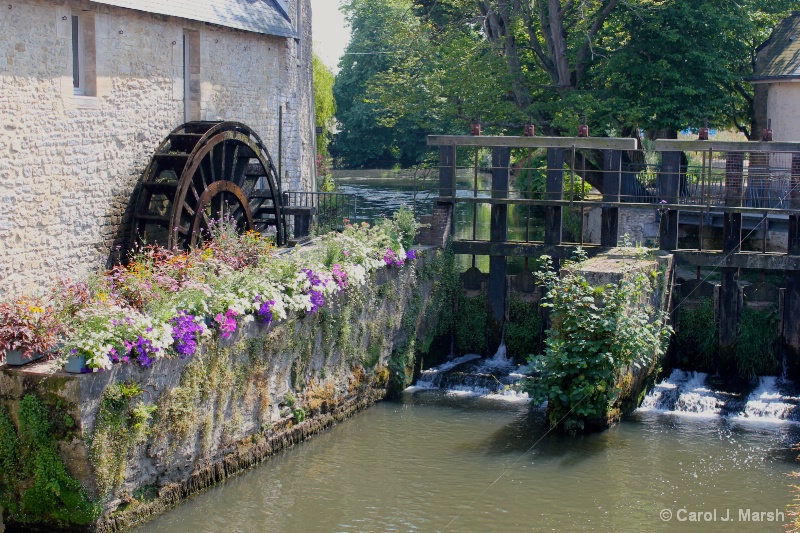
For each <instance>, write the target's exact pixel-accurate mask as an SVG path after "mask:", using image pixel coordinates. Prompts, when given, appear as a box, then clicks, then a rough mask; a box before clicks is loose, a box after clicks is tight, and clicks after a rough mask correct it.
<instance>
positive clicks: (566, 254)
mask: <svg viewBox="0 0 800 533" xmlns="http://www.w3.org/2000/svg"><path fill="white" fill-rule="evenodd" d="M578 248H580V246H578V245H577V244H574V245H573V244H560V245H553V244H542V243H535V242H490V241H468V240H458V241H453V253H457V254H466V255H473V254H474V255H489V256H492V255H494V256H505V257H538V256H540V255H549V256H550V257H552V258H553V259H569V258H570V257H572V256H573V255H575V252H576V251H577V250H578ZM583 249H584V250H585V251H586V253H587V255H589V256H590V257H592V256H594V255H597V254H598V253H600V252H601V251H603V250H608V248H604V247H602V246H598V245H586V246H584V247H583Z"/></svg>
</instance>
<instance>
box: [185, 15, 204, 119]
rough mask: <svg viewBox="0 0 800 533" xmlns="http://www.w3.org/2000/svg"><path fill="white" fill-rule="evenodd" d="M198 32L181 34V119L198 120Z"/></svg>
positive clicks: (199, 111) (188, 31) (199, 112)
mask: <svg viewBox="0 0 800 533" xmlns="http://www.w3.org/2000/svg"><path fill="white" fill-rule="evenodd" d="M200 114H201V109H200V32H197V31H192V30H184V32H183V119H184V122H189V121H192V120H200Z"/></svg>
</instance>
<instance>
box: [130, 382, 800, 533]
mask: <svg viewBox="0 0 800 533" xmlns="http://www.w3.org/2000/svg"><path fill="white" fill-rule="evenodd" d="M798 438H800V426H798V425H797V424H794V423H775V422H758V421H745V420H734V419H728V418H720V417H701V418H698V417H688V416H676V415H673V414H665V413H660V412H637V413H636V414H634V415H633V416H632V417H630V418H629V419H627V420H625V421H624V422H622V423H621V424H620V425H618V426H616V427H614V428H612V429H611V430H609V431H606V432H604V433H599V434H593V435H588V436H583V437H577V438H575V437H565V436H561V435H557V434H546V425H545V423H544V412H543V411H542V410H541V409H530V406H529V404H528V403H525V402H520V401H518V400H517V401H508V400H504V399H499V398H498V397H491V396H489V397H487V396H483V397H481V396H475V395H466V394H463V393H445V392H441V391H433V390H423V391H418V392H414V393H406V394H405V395H404V397H403V398H402V400H400V401H396V402H383V403H380V404H378V405H376V406H375V407H372V408H370V409H369V410H367V411H365V412H362V413H360V414H358V415H356V416H355V417H354V418H352V419H350V420H348V421H346V422H344V423H342V424H340V425H338V426H336V427H334V428H333V429H331V430H330V431H327V432H325V433H323V434H321V435H319V436H317V437H314V438H313V439H311V440H310V441H307V442H305V443H303V444H301V445H298V446H296V447H295V448H293V449H291V450H288V451H286V452H284V453H282V454H280V455H279V456H277V457H275V458H273V459H272V460H270V461H268V462H266V463H264V464H262V465H261V466H259V467H257V468H256V469H254V470H252V471H250V472H247V473H245V474H243V475H241V476H239V477H237V478H235V479H233V480H230V481H228V482H227V483H224V484H222V485H220V486H218V487H215V488H213V489H212V490H209V491H207V492H205V493H203V494H201V495H199V496H197V497H195V498H193V499H192V500H190V501H189V502H188V503H186V504H184V505H182V506H180V507H179V508H177V509H175V510H174V511H171V512H169V513H167V514H165V515H163V516H161V517H159V518H157V519H155V520H154V521H152V522H150V523H149V524H147V525H145V526H144V527H141V528H140V529H137V530H136V531H137V533H151V532H164V533H166V532H170V533H172V532H175V533H177V532H187V533H201V532H222V531H225V532H251V531H252V532H256V531H276V532H312V531H319V532H356V531H358V532H362V531H370V532H385V531H397V532H417V531H419V532H428V531H430V532H436V531H442V532H443V531H453V532H476V533H477V532H487V531H503V532H510V531H630V532H634V531H643V532H644V531H776V532H777V531H781V530H782V527H781V526H782V523H781V522H772V523H770V522H745V521H740V518H742V517H741V516H740V509H741V510H742V512H744V513H746V512H747V510H750V511H751V513H750V515H749V516H750V517H751V518H752V516H753V514H752V512H753V511H759V512H768V511H772V512H775V510H776V509H777V510H778V511H784V510H785V506H786V504H788V503H789V502H790V500H791V498H792V494H791V492H790V489H789V486H788V485H789V484H790V482H791V480H790V479H789V478H788V477H787V474H788V473H790V472H791V471H792V470H793V469H795V468H797V463H796V462H795V456H796V452H793V451H791V449H790V446H791V443H793V442H797V441H798ZM692 512H700V513H710V514H709V515H707V518H709V519H714V514H713V513H716V520H717V521H711V522H702V523H698V522H689V521H688V519H689V518H691V517H692V516H694V517H697V516H698V515H690V514H689V513H692ZM662 513H663V515H662ZM669 514H671V515H672V516H671V519H669V520H666V521H665V520H663V519H662V518H669V516H668V515H669ZM728 516H729V517H730V518H731V520H732V521H730V522H725V521H723V519H725V518H726V517H728ZM764 517H765V518H768V516H766V515H765V516H764ZM778 518H780V517H778ZM682 519H685V521H684V520H682Z"/></svg>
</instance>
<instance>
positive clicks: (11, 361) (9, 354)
mask: <svg viewBox="0 0 800 533" xmlns="http://www.w3.org/2000/svg"><path fill="white" fill-rule="evenodd" d="M42 357H44V354H40V353H35V354H33V355H31V356H30V357H24V356H23V355H22V350H8V351H6V364H7V365H8V366H22V365H27V364H28V363H32V362H34V361H38V360H39V359H41V358H42Z"/></svg>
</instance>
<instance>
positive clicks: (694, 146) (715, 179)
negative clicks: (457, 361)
mask: <svg viewBox="0 0 800 533" xmlns="http://www.w3.org/2000/svg"><path fill="white" fill-rule="evenodd" d="M428 144H429V145H430V146H436V147H438V149H439V196H438V198H437V199H436V203H435V206H434V221H435V224H434V226H435V227H436V228H437V229H439V230H442V231H449V233H450V235H451V237H453V245H452V246H453V251H454V252H455V253H457V254H467V255H472V256H473V257H474V256H489V258H490V259H489V273H488V280H487V282H486V287H487V298H488V301H489V310H490V311H491V317H492V319H493V321H494V326H493V327H492V328H491V329H492V338H491V342H490V345H489V346H488V347H487V352H488V353H492V351H493V350H494V349H496V347H497V346H499V344H500V330H501V324H502V323H503V321H504V317H505V314H506V312H507V309H508V294H509V282H508V276H507V272H506V261H507V258H508V257H525V258H526V266H527V259H528V258H531V259H535V258H538V257H540V256H541V255H549V256H551V257H552V258H553V259H554V260H555V261H556V262H558V261H560V260H563V259H565V258H569V257H571V256H572V255H573V254H574V253H575V251H576V250H577V249H578V248H579V247H580V248H582V249H583V250H585V252H586V253H587V254H588V255H589V256H590V257H591V256H596V255H598V254H602V253H604V252H608V251H609V250H610V249H611V248H613V247H615V246H617V245H619V244H620V242H621V239H622V238H623V236H624V235H626V234H628V235H631V236H632V237H634V238H637V239H642V242H641V243H642V244H645V243H644V240H647V239H648V235H647V234H646V233H647V232H646V231H644V232H643V228H647V227H655V228H657V233H656V234H655V235H654V236H653V237H654V238H655V239H656V240H657V241H658V244H657V246H658V248H659V249H660V250H662V251H664V252H668V253H669V254H671V255H673V256H674V259H675V264H676V266H678V267H681V268H683V269H696V271H697V280H698V281H700V280H701V279H702V276H703V271H704V270H705V272H708V273H710V272H714V271H716V270H720V271H721V277H722V280H721V284H720V287H719V289H718V293H717V294H718V297H717V298H716V302H717V303H716V316H717V319H718V323H719V335H718V353H719V354H721V356H723V357H724V356H725V354H726V353H729V352H730V351H731V350H732V349H733V345H734V343H735V341H736V338H737V330H738V328H739V326H740V319H741V315H742V305H743V304H742V298H741V294H742V287H741V286H740V283H739V275H740V270H741V269H752V270H756V271H762V272H771V273H777V274H781V275H785V277H786V282H785V284H786V288H785V290H783V289H782V290H781V294H782V296H781V298H780V305H779V314H780V316H781V317H783V318H782V319H781V321H780V324H781V325H780V331H779V335H780V338H781V342H782V344H783V346H784V347H785V352H786V355H787V366H788V372H789V374H790V376H793V377H796V376H797V375H798V373H800V322H798V321H797V320H789V319H788V317H795V316H797V315H798V314H800V244H799V243H800V237H799V236H800V229H798V228H800V143H795V142H771V141H762V142H723V141H713V140H712V141H708V140H702V141H684V140H657V141H655V143H654V151H655V152H656V156H657V157H656V158H657V160H658V161H657V162H656V163H644V162H642V163H635V162H634V159H639V160H642V161H643V160H644V159H643V157H640V156H637V154H641V152H637V145H636V141H635V140H634V139H623V138H590V137H572V138H554V137H502V136H485V137H484V136H429V137H428ZM481 149H484V150H487V149H488V150H491V153H492V164H491V168H490V171H491V177H492V178H491V187H490V189H489V190H486V189H483V190H481V189H479V187H478V180H477V178H476V179H475V181H474V186H473V187H472V188H461V189H459V188H458V187H457V185H456V184H457V180H456V176H458V175H462V176H463V175H464V174H467V175H468V176H469V175H472V173H473V172H474V173H475V176H477V173H478V169H477V168H476V167H474V166H470V165H469V164H466V165H465V164H463V162H466V161H471V159H472V158H470V157H469V154H472V153H473V151H475V152H477V151H478V150H481ZM512 152H514V154H515V155H516V158H512V157H511V155H512ZM537 157H538V159H537ZM515 159H516V161H521V162H520V163H518V164H516V165H514V166H512V160H515ZM537 162H540V163H538V164H537ZM512 180H517V181H518V183H524V184H527V187H526V186H523V187H517V188H516V190H515V191H512V189H511V187H510V182H511V181H512ZM592 187H594V189H595V190H596V191H598V193H597V194H594V193H592V192H591V191H590V189H591V188H592ZM457 204H472V205H478V204H489V205H490V206H491V211H492V215H491V233H490V238H489V239H486V240H481V239H478V238H477V236H476V232H475V230H474V229H473V233H472V237H471V238H463V237H461V238H459V237H458V236H457V235H456V231H455V223H454V221H453V214H454V209H455V206H456V205H457ZM511 208H513V209H514V210H515V212H514V214H515V216H516V217H518V218H521V219H522V220H523V221H524V226H525V228H526V230H525V236H524V239H519V238H517V239H509V238H508V229H507V227H508V218H509V209H511ZM476 211H477V210H476ZM476 211H475V212H476ZM598 211H599V216H597V217H594V216H593V215H592V213H596V212H598ZM475 216H477V215H475ZM593 217H594V218H593ZM576 219H577V221H576ZM720 221H721V223H720ZM744 221H748V222H747V224H745V222H744ZM568 222H569V223H568ZM576 222H577V223H576ZM474 227H475V221H474V220H473V228H474ZM531 228H533V229H534V230H536V231H533V232H532V231H531ZM743 228H744V229H743ZM532 235H537V236H539V237H540V238H538V239H536V238H533V237H532ZM441 238H442V237H441V236H438V239H439V240H441ZM433 240H436V239H433ZM481 276H482V274H481V273H480V271H479V270H478V269H477V268H475V266H474V261H473V268H471V269H470V270H468V271H467V273H465V275H464V279H465V282H466V280H468V279H478V278H480V277H481ZM518 277H519V276H518ZM521 277H523V278H530V277H531V276H530V273H529V272H528V271H527V270H526V271H525V272H523V274H522V275H521ZM684 296H686V295H684Z"/></svg>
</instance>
